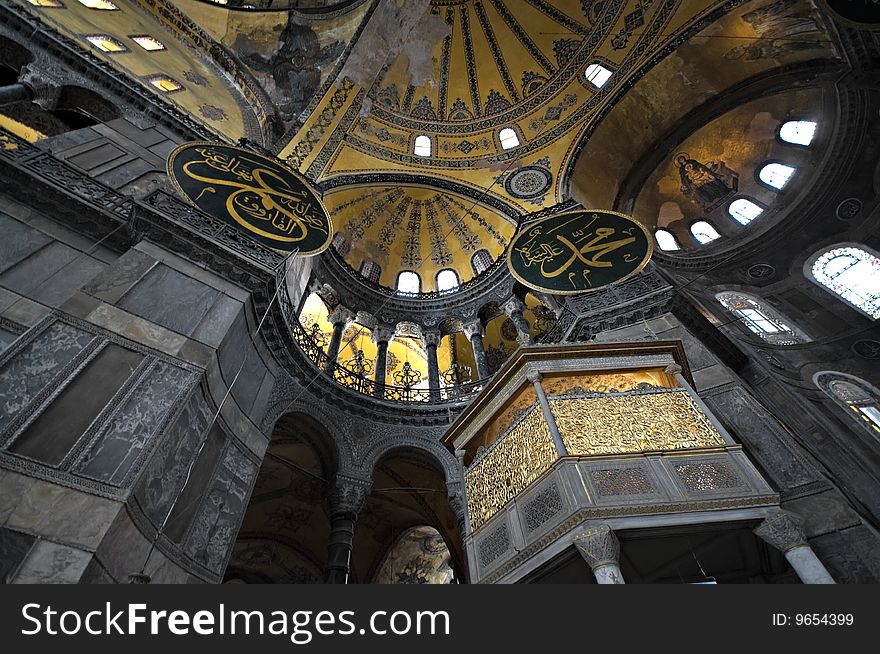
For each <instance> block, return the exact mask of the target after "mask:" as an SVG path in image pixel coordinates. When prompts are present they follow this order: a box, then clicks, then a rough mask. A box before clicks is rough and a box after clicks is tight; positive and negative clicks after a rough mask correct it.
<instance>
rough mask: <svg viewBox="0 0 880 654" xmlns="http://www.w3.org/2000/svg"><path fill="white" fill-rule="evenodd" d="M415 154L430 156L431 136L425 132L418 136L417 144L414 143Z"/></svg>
mask: <svg viewBox="0 0 880 654" xmlns="http://www.w3.org/2000/svg"><path fill="white" fill-rule="evenodd" d="M413 154H414V155H416V156H417V157H430V156H431V137H430V136H425V135H424V134H421V135H419V136H417V137H416V140H415V144H414V145H413Z"/></svg>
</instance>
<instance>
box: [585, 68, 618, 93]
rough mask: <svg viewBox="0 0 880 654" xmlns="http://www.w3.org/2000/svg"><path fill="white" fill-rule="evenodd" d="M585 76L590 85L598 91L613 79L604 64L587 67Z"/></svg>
mask: <svg viewBox="0 0 880 654" xmlns="http://www.w3.org/2000/svg"><path fill="white" fill-rule="evenodd" d="M584 76H585V77H586V78H587V81H588V82H589V83H590V84H592V85H593V86H595V87H596V88H597V89H601V88H602V87H603V86H605V82H607V81H608V80H609V79H611V71H610V70H608V69H607V68H605V66H603V65H602V64H597V63H593V64H590V65H589V66H587V69H586V70H585V71H584Z"/></svg>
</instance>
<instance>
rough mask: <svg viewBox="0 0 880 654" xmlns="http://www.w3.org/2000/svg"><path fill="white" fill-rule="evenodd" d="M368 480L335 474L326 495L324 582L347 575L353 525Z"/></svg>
mask: <svg viewBox="0 0 880 654" xmlns="http://www.w3.org/2000/svg"><path fill="white" fill-rule="evenodd" d="M371 486H372V483H371V482H369V481H367V480H365V479H356V478H354V477H344V476H341V475H337V476H336V478H335V479H334V480H333V486H332V487H331V488H330V492H329V494H328V496H327V504H328V509H329V514H330V540H329V543H328V545H327V565H326V566H325V567H324V583H325V584H347V583H348V579H349V576H350V575H351V551H352V543H353V541H354V527H355V524H356V523H357V518H358V514H359V513H360V511H361V509H362V508H363V506H364V502H365V501H366V499H367V495H368V494H369V493H370V488H371Z"/></svg>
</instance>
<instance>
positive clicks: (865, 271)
mask: <svg viewBox="0 0 880 654" xmlns="http://www.w3.org/2000/svg"><path fill="white" fill-rule="evenodd" d="M804 268H805V273H806V274H807V276H808V277H810V278H812V279H813V280H814V281H816V282H817V283H819V284H820V285H821V286H823V287H824V288H826V289H827V290H829V291H831V292H832V293H835V294H836V295H838V296H839V297H840V298H842V299H843V300H844V301H845V302H846V303H847V304H849V305H850V306H852V307H853V308H855V309H858V310H859V311H861V312H862V313H864V314H866V315H868V316H870V317H871V318H873V319H875V320H876V319H877V318H880V257H878V256H877V255H876V254H874V253H871V252H868V251H867V250H865V249H863V248H862V247H856V246H854V245H837V246H833V247H831V248H829V249H827V250H825V251H823V252H820V253H819V254H817V255H814V256H813V257H812V258H811V259H808V260H807V263H806V265H805V267H804Z"/></svg>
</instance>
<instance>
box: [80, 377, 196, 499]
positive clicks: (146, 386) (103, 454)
mask: <svg viewBox="0 0 880 654" xmlns="http://www.w3.org/2000/svg"><path fill="white" fill-rule="evenodd" d="M194 378H195V375H194V373H190V372H187V371H185V370H183V369H181V368H178V367H176V366H172V365H170V364H168V363H165V362H161V361H160V362H158V363H157V364H156V365H155V366H154V367H153V369H152V370H151V371H150V373H149V374H148V376H147V377H146V378H145V379H143V380H141V381H140V383H139V384H138V385H137V387H136V388H134V389H133V392H132V394H131V395H130V396H129V398H128V399H127V400H126V401H125V403H124V404H123V405H122V406H121V407H120V408H119V410H118V411H117V412H116V413H115V414H114V415H113V417H112V418H111V419H110V421H109V422H108V423H107V425H106V427H105V428H104V429H103V430H102V432H101V433H100V435H99V436H98V438H97V439H96V440H95V441H94V442H93V443H92V445H91V447H90V448H89V449H88V450H87V451H86V452H85V454H84V455H83V456H82V457H81V459H80V460H79V462H78V463H77V464H76V466H74V471H75V472H77V473H79V474H82V475H85V476H87V477H91V478H92V479H96V480H98V481H101V482H104V483H108V484H113V485H115V486H121V485H122V484H123V483H124V482H125V480H126V477H127V476H128V473H129V472H130V471H131V469H132V467H133V466H134V464H135V462H136V461H137V460H138V458H139V457H140V456H141V453H142V452H143V451H144V449H145V448H146V447H147V445H148V443H149V441H150V438H151V437H152V436H153V435H154V434H156V433H157V432H158V430H159V429H160V427H161V426H162V423H163V421H164V420H165V418H166V417H167V415H168V413H169V411H170V409H171V407H172V406H173V404H174V402H175V400H177V398H178V397H179V396H180V394H181V393H183V392H185V390H186V389H187V387H188V386H189V385H190V384H191V383H192V382H193V381H194Z"/></svg>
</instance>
